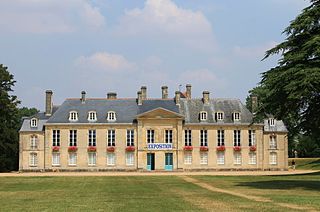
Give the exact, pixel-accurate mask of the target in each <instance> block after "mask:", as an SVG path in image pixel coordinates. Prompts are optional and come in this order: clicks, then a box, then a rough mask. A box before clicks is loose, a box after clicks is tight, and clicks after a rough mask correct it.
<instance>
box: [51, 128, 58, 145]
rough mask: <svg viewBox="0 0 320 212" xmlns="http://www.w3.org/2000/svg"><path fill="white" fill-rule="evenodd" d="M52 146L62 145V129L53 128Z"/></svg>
mask: <svg viewBox="0 0 320 212" xmlns="http://www.w3.org/2000/svg"><path fill="white" fill-rule="evenodd" d="M52 146H60V130H52Z"/></svg>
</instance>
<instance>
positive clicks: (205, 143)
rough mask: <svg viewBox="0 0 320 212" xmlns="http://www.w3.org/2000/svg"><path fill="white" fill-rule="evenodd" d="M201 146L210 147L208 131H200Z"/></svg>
mask: <svg viewBox="0 0 320 212" xmlns="http://www.w3.org/2000/svg"><path fill="white" fill-rule="evenodd" d="M200 146H208V131H207V130H200Z"/></svg>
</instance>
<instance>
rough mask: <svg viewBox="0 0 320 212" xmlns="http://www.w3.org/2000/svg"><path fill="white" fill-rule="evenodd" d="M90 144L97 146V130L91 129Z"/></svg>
mask: <svg viewBox="0 0 320 212" xmlns="http://www.w3.org/2000/svg"><path fill="white" fill-rule="evenodd" d="M88 146H96V130H89V139H88Z"/></svg>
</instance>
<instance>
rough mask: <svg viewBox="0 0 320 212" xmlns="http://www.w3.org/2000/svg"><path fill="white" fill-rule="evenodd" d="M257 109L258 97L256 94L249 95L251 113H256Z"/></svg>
mask: <svg viewBox="0 0 320 212" xmlns="http://www.w3.org/2000/svg"><path fill="white" fill-rule="evenodd" d="M257 110H258V97H257V96H256V95H251V112H252V114H253V115H255V114H256V112H257Z"/></svg>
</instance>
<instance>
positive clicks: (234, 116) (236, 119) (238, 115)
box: [233, 112, 241, 121]
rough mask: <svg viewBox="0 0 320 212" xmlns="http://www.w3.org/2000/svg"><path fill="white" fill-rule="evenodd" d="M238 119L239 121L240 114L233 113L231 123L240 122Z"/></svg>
mask: <svg viewBox="0 0 320 212" xmlns="http://www.w3.org/2000/svg"><path fill="white" fill-rule="evenodd" d="M240 119H241V114H240V113H239V112H234V113H233V121H240Z"/></svg>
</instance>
